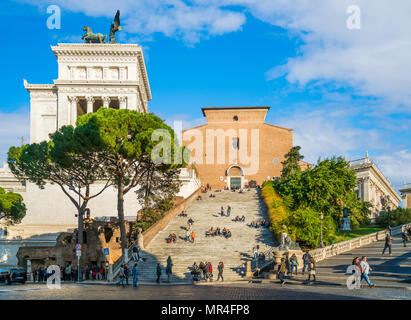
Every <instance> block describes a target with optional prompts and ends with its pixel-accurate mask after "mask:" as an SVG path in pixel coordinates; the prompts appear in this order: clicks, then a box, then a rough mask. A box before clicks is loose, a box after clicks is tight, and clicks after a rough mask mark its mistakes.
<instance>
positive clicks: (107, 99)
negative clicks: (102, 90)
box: [102, 96, 110, 108]
mask: <svg viewBox="0 0 411 320" xmlns="http://www.w3.org/2000/svg"><path fill="white" fill-rule="evenodd" d="M102 100H103V108H108V107H109V106H110V97H107V96H104V97H102Z"/></svg>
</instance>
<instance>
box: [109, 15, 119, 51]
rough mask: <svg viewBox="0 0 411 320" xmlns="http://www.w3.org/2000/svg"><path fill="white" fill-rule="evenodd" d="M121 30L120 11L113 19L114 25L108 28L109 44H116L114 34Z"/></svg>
mask: <svg viewBox="0 0 411 320" xmlns="http://www.w3.org/2000/svg"><path fill="white" fill-rule="evenodd" d="M121 29H122V28H121V26H120V10H117V13H116V16H115V17H114V24H113V23H111V27H110V36H109V42H110V43H117V41H116V32H117V31H120V30H121Z"/></svg>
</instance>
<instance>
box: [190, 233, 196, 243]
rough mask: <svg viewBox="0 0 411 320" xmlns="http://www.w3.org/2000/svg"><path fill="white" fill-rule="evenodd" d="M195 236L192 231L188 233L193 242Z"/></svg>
mask: <svg viewBox="0 0 411 320" xmlns="http://www.w3.org/2000/svg"><path fill="white" fill-rule="evenodd" d="M195 237H196V234H195V233H194V231H192V232H191V234H190V238H191V242H194V239H195Z"/></svg>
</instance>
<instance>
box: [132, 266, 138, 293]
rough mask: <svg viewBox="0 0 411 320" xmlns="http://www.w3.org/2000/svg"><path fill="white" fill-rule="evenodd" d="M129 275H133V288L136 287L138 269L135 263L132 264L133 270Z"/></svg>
mask: <svg viewBox="0 0 411 320" xmlns="http://www.w3.org/2000/svg"><path fill="white" fill-rule="evenodd" d="M131 273H132V275H133V288H136V287H137V282H138V269H137V263H135V264H134V267H133V269H132V270H131Z"/></svg>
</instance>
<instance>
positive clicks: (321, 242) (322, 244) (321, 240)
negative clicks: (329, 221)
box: [318, 212, 324, 248]
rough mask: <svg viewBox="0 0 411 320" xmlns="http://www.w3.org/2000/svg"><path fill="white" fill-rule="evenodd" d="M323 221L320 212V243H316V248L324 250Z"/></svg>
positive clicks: (322, 215)
mask: <svg viewBox="0 0 411 320" xmlns="http://www.w3.org/2000/svg"><path fill="white" fill-rule="evenodd" d="M323 219H324V214H323V213H322V212H320V241H319V242H318V248H324V242H323Z"/></svg>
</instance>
